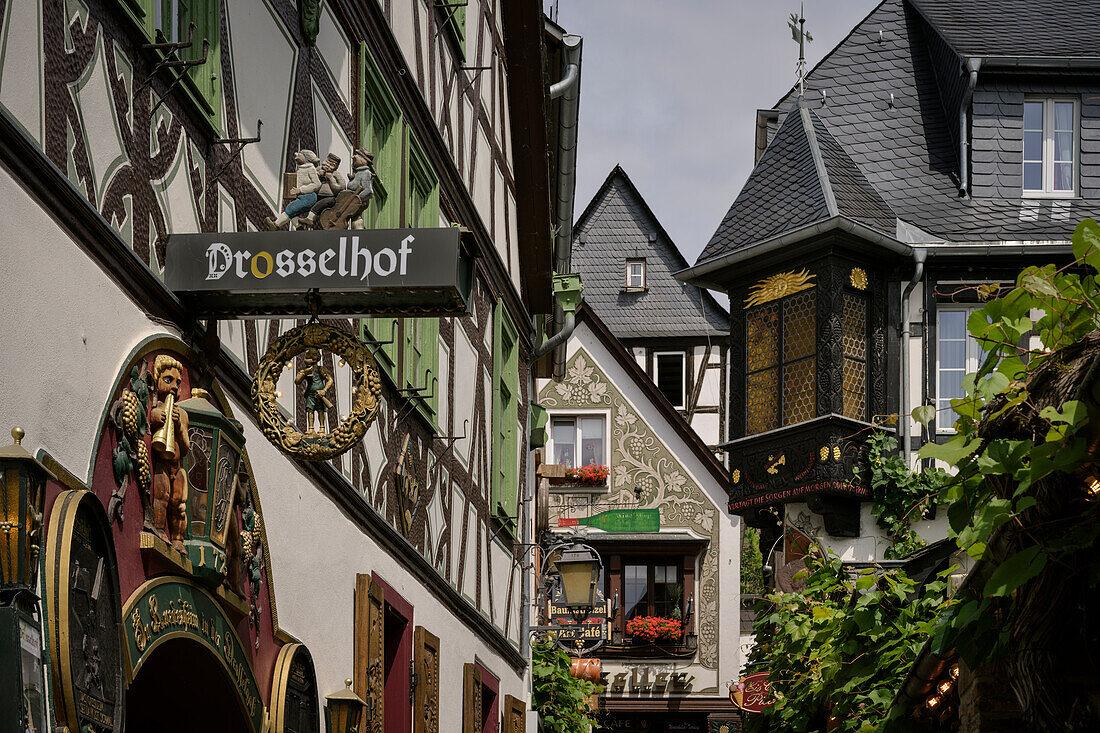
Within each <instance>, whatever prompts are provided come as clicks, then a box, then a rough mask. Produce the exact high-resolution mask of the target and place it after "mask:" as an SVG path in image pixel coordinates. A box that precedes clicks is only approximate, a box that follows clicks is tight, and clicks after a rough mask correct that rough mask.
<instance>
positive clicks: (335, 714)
mask: <svg viewBox="0 0 1100 733" xmlns="http://www.w3.org/2000/svg"><path fill="white" fill-rule="evenodd" d="M325 701H326V703H327V704H326V705H325V722H326V724H327V726H328V733H358V731H359V726H360V725H363V724H364V723H370V722H371V715H370V713H369V712H368V706H367V704H366V703H365V702H363V699H362V698H360V697H359V696H358V695H356V694H355V693H354V692H352V691H351V680H350V679H348V680H344V689H343V690H340V691H339V692H334V693H332V694H331V695H325Z"/></svg>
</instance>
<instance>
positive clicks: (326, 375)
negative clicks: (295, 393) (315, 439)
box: [294, 349, 333, 433]
mask: <svg viewBox="0 0 1100 733" xmlns="http://www.w3.org/2000/svg"><path fill="white" fill-rule="evenodd" d="M302 360H303V361H305V368H304V369H299V370H298V373H297V374H295V375H294V383H295V384H301V383H302V382H303V381H304V382H305V383H306V387H305V394H304V396H305V402H306V416H307V417H306V420H307V422H308V424H309V432H311V433H312V432H313V416H314V415H316V416H317V431H318V432H321V433H323V432H325V410H327V409H328V408H330V407H332V402H331V401H330V400H329V399H328V397H325V392H328V391H329V389H331V388H332V385H333V379H332V374H331V373H330V372H329V370H328V369H326V368H325V367H324V366H323V365H322V364H321V352H320V351H318V350H317V349H309V350H307V351H306V352H305V353H304V354H302Z"/></svg>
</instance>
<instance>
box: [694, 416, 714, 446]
mask: <svg viewBox="0 0 1100 733" xmlns="http://www.w3.org/2000/svg"><path fill="white" fill-rule="evenodd" d="M691 429H692V430H694V431H695V433H696V435H698V436H699V438H700V439H702V441H703V442H704V443H706V444H707V445H718V443H719V440H718V413H716V412H697V413H695V415H694V416H693V417H692V418H691Z"/></svg>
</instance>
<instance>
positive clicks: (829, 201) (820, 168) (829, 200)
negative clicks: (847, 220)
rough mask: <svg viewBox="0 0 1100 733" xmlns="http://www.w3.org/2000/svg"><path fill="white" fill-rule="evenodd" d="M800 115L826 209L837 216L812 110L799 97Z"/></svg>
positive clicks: (834, 198)
mask: <svg viewBox="0 0 1100 733" xmlns="http://www.w3.org/2000/svg"><path fill="white" fill-rule="evenodd" d="M798 114H799V116H800V117H801V118H802V129H803V131H804V132H805V133H806V140H807V142H808V143H809V145H810V154H811V155H812V156H813V158H814V167H815V168H816V169H817V178H818V181H819V183H820V184H821V193H822V195H824V196H825V208H826V209H828V210H829V216H836V215H837V214H838V213H839V210H838V209H837V207H836V195H835V194H834V193H833V185H832V183H831V182H830V181H829V170H828V169H827V168H826V167H825V159H824V157H823V156H822V155H821V147H820V146H819V145H818V144H817V132H816V131H815V130H814V124H813V121H812V120H810V109H809V108H808V107H807V106H806V100H805V98H804V97H802V96H799V97H798Z"/></svg>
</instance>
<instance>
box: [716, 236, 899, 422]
mask: <svg viewBox="0 0 1100 733" xmlns="http://www.w3.org/2000/svg"><path fill="white" fill-rule="evenodd" d="M870 287H871V283H870V280H869V276H868V274H867V271H866V270H864V269H863V268H861V267H858V266H855V267H853V266H852V265H851V264H850V263H848V262H845V261H842V260H839V259H837V260H833V259H832V258H830V259H827V260H825V261H823V262H819V263H817V264H816V266H815V267H813V268H806V269H802V270H799V271H787V272H781V273H776V274H773V275H769V276H767V277H765V278H762V279H760V280H757V281H756V282H755V283H754V284H752V285H751V286H750V287H748V288H747V289H746V290H745V291H744V292H745V295H744V297H743V299H742V304H743V307H742V308H741V311H740V316H741V319H743V320H742V324H743V325H741V326H740V327H739V328H740V329H743V330H741V331H740V333H738V332H737V331H736V330H735V332H734V338H735V343H736V340H737V339H738V337H740V338H741V339H743V343H744V346H743V350H742V351H741V353H739V354H738V353H735V354H734V360H735V364H736V362H740V365H741V366H742V368H743V374H744V382H743V389H744V398H743V399H744V402H743V405H742V406H740V408H741V409H736V408H737V407H738V405H736V404H735V405H734V408H735V409H734V410H733V415H732V416H731V417H732V418H733V422H734V429H735V434H736V433H737V432H740V433H741V434H742V435H745V436H750V435H755V434H758V433H764V432H767V431H770V430H776V429H778V428H783V427H786V426H790V425H797V424H800V423H804V422H806V421H809V420H812V419H814V418H817V417H822V416H825V415H841V416H844V417H848V418H851V419H853V420H859V421H862V422H866V421H869V420H870V416H871V410H872V402H873V401H872V399H871V388H872V379H871V377H872V373H873V371H874V370H875V369H876V368H878V367H876V366H875V364H874V362H875V358H873V355H872V348H871V347H872V332H873V330H874V328H876V327H878V328H880V329H881V324H879V325H878V326H876V325H875V324H874V323H872V320H875V319H878V320H881V319H882V318H883V317H884V314H881V313H880V314H877V315H875V319H873V318H872V314H871V311H870ZM736 310H737V309H736V308H735V311H736ZM735 323H736V320H735ZM737 328H738V326H736V325H735V329H737ZM878 356H879V357H882V358H884V354H879V355H878ZM738 413H740V414H738ZM738 423H740V428H741V429H740V430H739V431H738V430H737V428H738Z"/></svg>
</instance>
